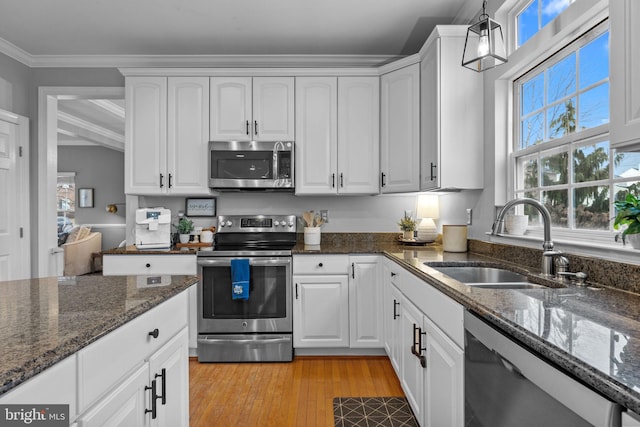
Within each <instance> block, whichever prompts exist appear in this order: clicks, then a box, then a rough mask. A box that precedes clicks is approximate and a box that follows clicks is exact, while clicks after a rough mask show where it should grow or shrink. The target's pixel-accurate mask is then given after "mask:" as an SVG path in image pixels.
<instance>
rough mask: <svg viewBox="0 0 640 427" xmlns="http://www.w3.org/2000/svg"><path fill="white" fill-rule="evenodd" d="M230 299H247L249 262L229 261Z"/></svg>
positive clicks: (244, 260)
mask: <svg viewBox="0 0 640 427" xmlns="http://www.w3.org/2000/svg"><path fill="white" fill-rule="evenodd" d="M231 299H241V300H248V299H249V260H248V259H232V260H231Z"/></svg>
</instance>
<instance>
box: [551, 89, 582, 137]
mask: <svg viewBox="0 0 640 427" xmlns="http://www.w3.org/2000/svg"><path fill="white" fill-rule="evenodd" d="M547 123H549V124H548V126H549V128H548V129H547V132H548V139H554V138H560V137H561V136H564V135H567V134H570V133H573V132H575V130H576V99H575V98H571V99H569V100H568V101H567V102H562V103H560V104H556V105H553V106H551V107H549V109H548V110H547Z"/></svg>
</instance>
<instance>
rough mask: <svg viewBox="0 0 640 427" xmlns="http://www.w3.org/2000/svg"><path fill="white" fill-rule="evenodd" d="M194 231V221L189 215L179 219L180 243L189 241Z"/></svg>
mask: <svg viewBox="0 0 640 427" xmlns="http://www.w3.org/2000/svg"><path fill="white" fill-rule="evenodd" d="M192 231H193V221H191V220H190V219H189V218H187V217H182V218H180V220H179V221H178V234H179V239H180V243H189V240H190V239H191V232H192Z"/></svg>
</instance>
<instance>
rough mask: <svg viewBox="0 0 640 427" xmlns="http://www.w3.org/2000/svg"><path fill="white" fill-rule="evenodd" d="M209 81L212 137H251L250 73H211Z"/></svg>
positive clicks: (243, 139) (223, 138)
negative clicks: (227, 74) (214, 74)
mask: <svg viewBox="0 0 640 427" xmlns="http://www.w3.org/2000/svg"><path fill="white" fill-rule="evenodd" d="M210 84H211V95H210V102H211V108H210V113H209V114H210V120H211V123H210V126H211V129H210V131H209V137H210V139H211V140H212V141H230V140H232V141H250V140H251V139H252V136H253V134H252V129H253V119H252V117H251V77H212V78H211V83H210Z"/></svg>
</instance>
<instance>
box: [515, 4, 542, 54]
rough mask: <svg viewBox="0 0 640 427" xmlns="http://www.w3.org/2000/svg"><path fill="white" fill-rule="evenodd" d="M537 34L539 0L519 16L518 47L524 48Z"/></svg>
mask: <svg viewBox="0 0 640 427" xmlns="http://www.w3.org/2000/svg"><path fill="white" fill-rule="evenodd" d="M537 32H538V0H534V1H532V2H531V4H530V5H529V6H527V8H526V9H525V10H523V11H522V13H520V15H518V46H522V45H523V44H524V43H525V42H526V41H527V40H529V39H530V38H531V37H533V35H534V34H535V33H537Z"/></svg>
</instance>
